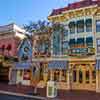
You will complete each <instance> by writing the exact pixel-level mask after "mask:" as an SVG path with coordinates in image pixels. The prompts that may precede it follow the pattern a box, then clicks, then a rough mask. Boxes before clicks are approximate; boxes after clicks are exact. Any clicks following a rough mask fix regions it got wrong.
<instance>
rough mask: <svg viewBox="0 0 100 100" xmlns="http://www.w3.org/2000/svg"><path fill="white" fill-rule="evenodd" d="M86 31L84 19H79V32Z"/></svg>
mask: <svg viewBox="0 0 100 100" xmlns="http://www.w3.org/2000/svg"><path fill="white" fill-rule="evenodd" d="M81 32H84V20H79V21H77V33H81Z"/></svg>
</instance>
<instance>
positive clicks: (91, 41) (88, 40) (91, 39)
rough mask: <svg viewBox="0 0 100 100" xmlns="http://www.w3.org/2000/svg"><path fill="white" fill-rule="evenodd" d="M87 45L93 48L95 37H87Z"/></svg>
mask: <svg viewBox="0 0 100 100" xmlns="http://www.w3.org/2000/svg"><path fill="white" fill-rule="evenodd" d="M86 45H87V46H88V47H92V46H93V37H87V38H86Z"/></svg>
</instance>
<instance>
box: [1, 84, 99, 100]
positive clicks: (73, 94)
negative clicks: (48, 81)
mask: <svg viewBox="0 0 100 100" xmlns="http://www.w3.org/2000/svg"><path fill="white" fill-rule="evenodd" d="M0 91H8V92H13V93H20V94H22V95H30V96H32V95H33V91H34V88H33V87H31V86H18V85H17V86H16V85H7V84H3V83H0ZM37 91H38V94H37V96H40V97H45V98H46V100H100V94H99V93H95V92H89V91H66V90H65V91H64V90H58V96H57V97H56V98H54V99H48V98H47V97H46V88H38V90H37Z"/></svg>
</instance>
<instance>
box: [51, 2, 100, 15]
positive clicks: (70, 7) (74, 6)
mask: <svg viewBox="0 0 100 100" xmlns="http://www.w3.org/2000/svg"><path fill="white" fill-rule="evenodd" d="M93 5H98V6H100V0H82V1H78V2H75V3H72V4H68V6H66V7H64V8H59V9H53V11H52V13H51V14H50V15H49V16H55V15H59V14H62V12H65V11H69V10H74V9H79V8H84V7H89V6H93Z"/></svg>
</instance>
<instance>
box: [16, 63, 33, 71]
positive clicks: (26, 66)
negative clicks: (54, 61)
mask: <svg viewBox="0 0 100 100" xmlns="http://www.w3.org/2000/svg"><path fill="white" fill-rule="evenodd" d="M31 66H32V63H29V62H26V63H15V69H29V68H30V67H31Z"/></svg>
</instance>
